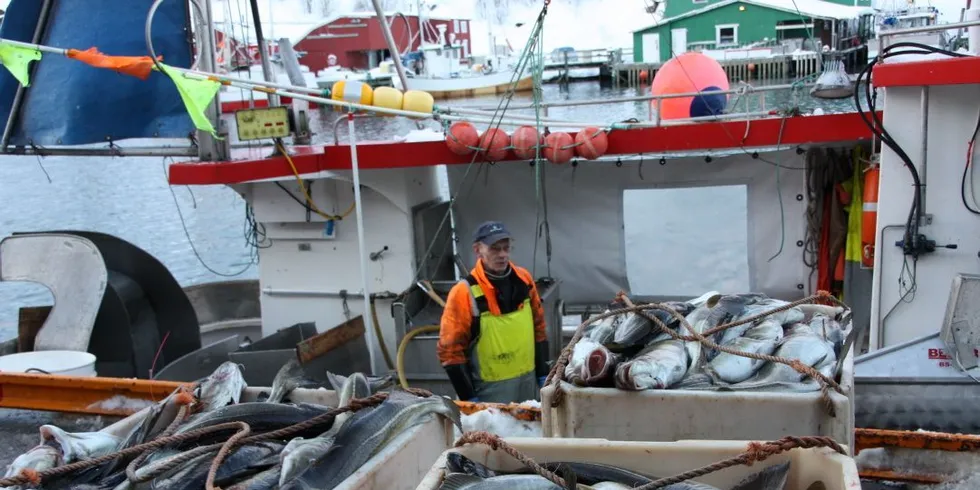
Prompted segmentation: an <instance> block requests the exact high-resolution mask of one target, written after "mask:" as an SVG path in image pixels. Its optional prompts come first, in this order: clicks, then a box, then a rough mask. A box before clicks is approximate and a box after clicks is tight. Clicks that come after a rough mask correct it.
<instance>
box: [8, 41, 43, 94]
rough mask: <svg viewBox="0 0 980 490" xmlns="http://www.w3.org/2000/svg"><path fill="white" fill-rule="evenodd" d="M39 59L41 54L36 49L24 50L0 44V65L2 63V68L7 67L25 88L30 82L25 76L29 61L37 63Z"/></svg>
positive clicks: (11, 45) (23, 48)
mask: <svg viewBox="0 0 980 490" xmlns="http://www.w3.org/2000/svg"><path fill="white" fill-rule="evenodd" d="M40 59H41V52H40V51H38V50H37V49H36V48H25V47H21V46H14V45H13V44H9V43H5V42H0V63H3V66H6V67H7V70H9V71H10V74H11V75H13V76H14V78H16V79H17V81H18V82H20V84H21V85H23V86H25V87H28V86H30V85H31V81H30V80H29V79H28V76H27V69H28V67H29V66H30V64H31V61H38V60H40Z"/></svg>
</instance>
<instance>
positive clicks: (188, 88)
mask: <svg viewBox="0 0 980 490" xmlns="http://www.w3.org/2000/svg"><path fill="white" fill-rule="evenodd" d="M160 67H161V68H162V69H163V72H164V73H166V74H167V76H169V77H170V79H171V80H173V82H174V85H176V86H177V92H179V93H180V98H181V99H182V100H183V101H184V107H185V108H186V109H187V114H188V115H189V116H191V120H192V121H194V127H196V128H197V129H200V130H201V131H207V132H209V133H211V136H214V137H215V138H218V134H217V133H216V132H215V130H214V126H212V125H211V121H209V120H208V118H207V116H205V115H204V109H205V108H206V107H207V106H208V104H210V103H211V99H214V96H215V94H217V93H218V90H219V89H220V88H221V84H220V83H218V82H215V81H212V80H196V79H191V78H187V77H185V76H184V74H183V73H181V72H179V71H177V70H174V69H173V68H171V67H169V66H167V65H165V64H163V63H160ZM218 139H221V138H218Z"/></svg>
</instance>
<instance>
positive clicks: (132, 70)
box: [67, 48, 163, 80]
mask: <svg viewBox="0 0 980 490" xmlns="http://www.w3.org/2000/svg"><path fill="white" fill-rule="evenodd" d="M67 55H68V57H69V58H73V59H76V60H78V61H81V62H83V63H86V64H88V65H92V66H94V67H96V68H107V69H109V70H112V71H115V72H118V73H122V74H124V75H132V76H134V77H136V78H139V79H140V80H146V79H147V78H149V77H150V71H151V70H153V59H152V58H150V57H149V56H109V55H107V54H102V53H100V52H99V50H98V49H96V48H88V49H86V50H85V51H79V50H77V49H69V50H68V53H67ZM157 59H158V60H162V59H163V57H162V56H158V57H157Z"/></svg>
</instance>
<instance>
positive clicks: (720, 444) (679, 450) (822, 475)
mask: <svg viewBox="0 0 980 490" xmlns="http://www.w3.org/2000/svg"><path fill="white" fill-rule="evenodd" d="M504 441H506V442H507V443H509V444H510V445H511V446H513V447H514V448H515V449H517V450H518V451H520V452H521V453H523V454H525V455H526V456H528V457H530V458H531V459H533V460H534V461H537V462H540V463H546V462H550V461H565V462H577V463H602V464H608V465H613V466H617V467H620V468H624V469H627V470H631V471H635V472H638V473H642V474H646V475H649V476H654V477H658V478H663V477H670V476H675V475H678V474H681V473H684V472H686V471H689V470H693V469H695V468H700V467H702V466H706V465H709V464H712V463H716V462H718V461H721V460H724V459H728V458H731V457H734V456H737V455H739V454H741V453H742V452H743V451H745V449H746V447H747V446H748V441H690V440H687V441H677V442H623V441H609V440H605V439H549V438H520V437H515V438H508V439H504ZM450 452H458V453H461V454H462V455H464V456H466V457H468V458H470V459H472V460H473V461H476V462H478V463H482V464H484V465H487V466H489V467H490V468H493V469H500V470H504V471H508V470H515V469H519V468H521V466H522V464H521V463H520V462H518V461H517V460H515V459H514V458H513V457H511V456H510V455H508V454H507V453H505V452H503V451H500V450H498V451H493V450H491V449H490V448H489V447H487V446H485V445H483V444H468V445H466V446H463V447H460V448H454V449H450V450H448V451H446V452H445V453H443V454H442V455H441V456H440V457H439V459H438V460H437V461H436V462H435V464H434V465H433V466H432V468H431V469H430V470H429V472H428V474H426V475H425V478H424V479H423V480H422V482H421V483H420V484H419V486H418V487H417V489H416V490H437V489H438V488H439V486H440V484H441V483H442V480H443V478H444V476H445V465H446V454H448V453H450ZM786 461H789V462H790V469H789V475H788V477H787V481H786V487H785V490H808V489H811V488H822V489H826V490H853V489H856V488H861V480H860V477H859V476H858V470H857V466H856V465H855V463H854V459H853V458H850V457H848V456H843V455H841V454H839V453H837V452H835V451H834V450H832V449H829V448H812V449H793V450H790V451H787V452H785V453H781V454H777V455H774V456H770V457H769V458H767V459H765V460H763V461H760V462H756V463H755V464H753V465H752V466H741V465H739V466H733V467H730V468H726V469H724V470H720V471H717V472H715V473H711V474H708V475H705V476H703V477H700V478H697V479H696V480H695V481H699V482H701V483H706V484H709V485H714V486H716V487H718V488H720V489H722V490H728V489H730V488H731V487H733V486H734V485H735V484H737V483H738V482H739V481H741V480H742V479H743V478H745V477H747V476H749V475H752V474H755V473H757V472H759V471H761V470H763V469H764V468H767V467H769V466H772V465H775V464H780V463H784V462H786ZM817 482H820V483H822V484H823V486H819V485H814V484H816V483H817Z"/></svg>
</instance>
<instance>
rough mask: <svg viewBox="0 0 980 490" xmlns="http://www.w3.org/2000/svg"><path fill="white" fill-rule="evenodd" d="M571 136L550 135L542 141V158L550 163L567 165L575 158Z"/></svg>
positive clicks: (564, 134) (565, 134) (563, 134)
mask: <svg viewBox="0 0 980 490" xmlns="http://www.w3.org/2000/svg"><path fill="white" fill-rule="evenodd" d="M573 143H574V142H573V141H572V135H570V134H568V133H561V132H559V133H551V134H549V135H548V137H546V138H545V139H544V157H545V158H547V159H548V161H549V162H551V163H568V161H569V160H571V159H572V157H573V156H575V149H574V148H572V147H571V146H572V144H573Z"/></svg>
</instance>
